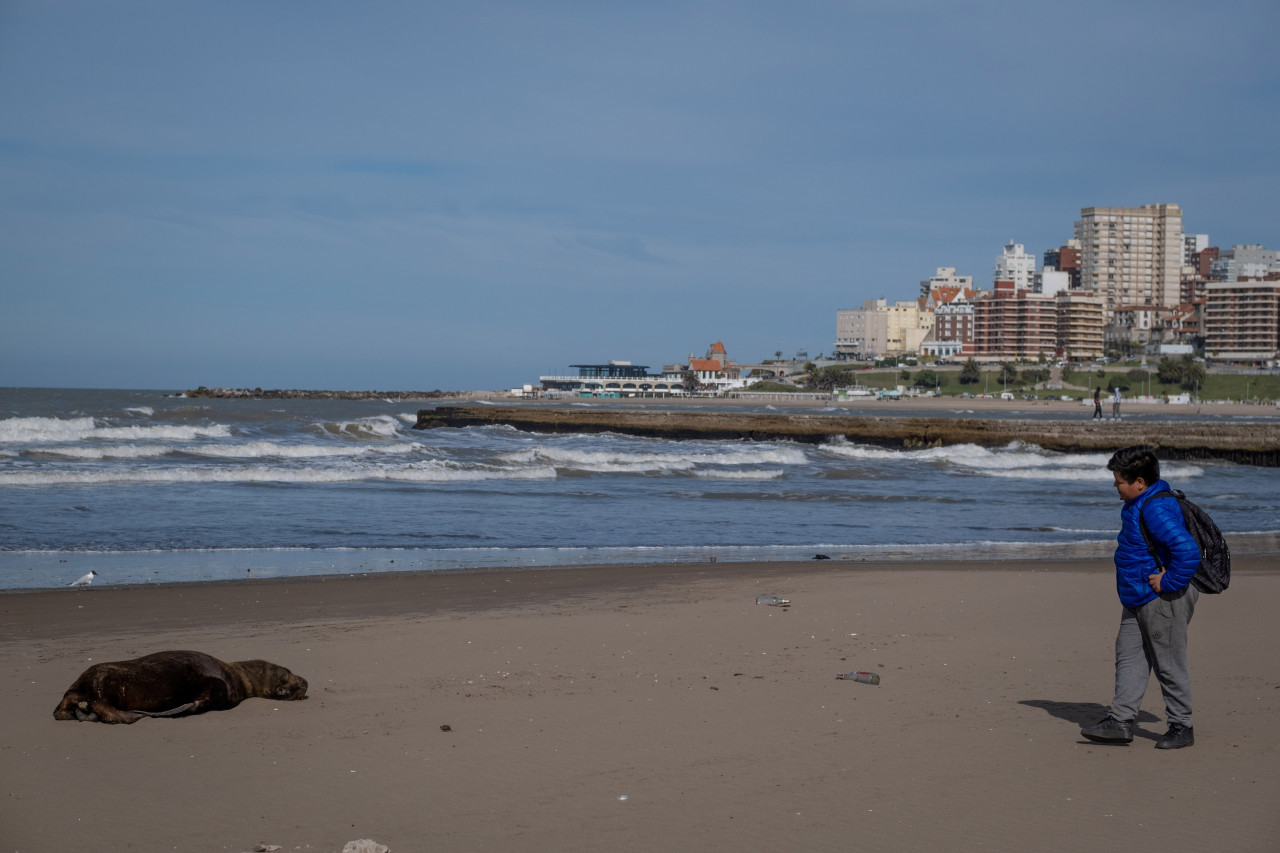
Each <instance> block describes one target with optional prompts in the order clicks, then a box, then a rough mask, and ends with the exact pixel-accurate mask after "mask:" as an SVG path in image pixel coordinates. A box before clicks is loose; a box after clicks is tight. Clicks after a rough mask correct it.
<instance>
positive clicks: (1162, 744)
mask: <svg viewBox="0 0 1280 853" xmlns="http://www.w3.org/2000/svg"><path fill="white" fill-rule="evenodd" d="M1195 742H1196V735H1195V730H1193V729H1192V728H1191V726H1184V725H1182V724H1180V723H1170V724H1169V731H1167V732H1165V733H1164V737H1162V738H1160V740H1158V741H1156V749H1182V748H1183V747H1184V746H1191V745H1192V744H1193V743H1195Z"/></svg>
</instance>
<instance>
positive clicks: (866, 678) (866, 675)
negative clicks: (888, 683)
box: [836, 671, 880, 684]
mask: <svg viewBox="0 0 1280 853" xmlns="http://www.w3.org/2000/svg"><path fill="white" fill-rule="evenodd" d="M836 678H839V679H841V680H842V681H861V682H862V683H863V684H879V683H880V676H879V674H878V673H874V672H857V671H854V672H842V673H840V674H839V675H837V676H836Z"/></svg>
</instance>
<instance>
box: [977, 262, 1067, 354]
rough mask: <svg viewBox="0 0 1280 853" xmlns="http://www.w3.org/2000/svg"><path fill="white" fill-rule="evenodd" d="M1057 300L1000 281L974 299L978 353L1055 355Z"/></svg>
mask: <svg viewBox="0 0 1280 853" xmlns="http://www.w3.org/2000/svg"><path fill="white" fill-rule="evenodd" d="M1056 302H1057V300H1056V299H1055V298H1054V297H1052V296H1041V295H1040V294H1038V293H1032V292H1031V291H1030V290H1028V289H1026V288H1020V287H1016V286H1015V285H1014V283H1013V282H1011V281H997V282H996V283H995V288H994V289H993V290H992V292H991V293H989V294H983V295H982V296H981V297H979V298H978V300H977V301H976V302H974V303H973V349H974V357H975V358H978V359H988V360H1003V359H1017V358H1038V357H1039V356H1041V355H1043V356H1046V357H1052V356H1053V354H1054V353H1055V352H1056V351H1057V348H1058V318H1057V313H1056Z"/></svg>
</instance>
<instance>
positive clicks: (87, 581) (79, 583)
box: [67, 572, 98, 589]
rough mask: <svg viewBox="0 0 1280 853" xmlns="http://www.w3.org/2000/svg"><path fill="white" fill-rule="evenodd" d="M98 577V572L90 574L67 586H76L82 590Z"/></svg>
mask: <svg viewBox="0 0 1280 853" xmlns="http://www.w3.org/2000/svg"><path fill="white" fill-rule="evenodd" d="M97 576H98V573H97V572H89V574H87V575H85V576H84V577H82V578H77V579H76V580H73V581H72V582H71V583H69V584H67V586H74V587H75V588H76V589H80V588H82V587H86V586H88V585H89V584H91V583H93V579H94V578H96V577H97Z"/></svg>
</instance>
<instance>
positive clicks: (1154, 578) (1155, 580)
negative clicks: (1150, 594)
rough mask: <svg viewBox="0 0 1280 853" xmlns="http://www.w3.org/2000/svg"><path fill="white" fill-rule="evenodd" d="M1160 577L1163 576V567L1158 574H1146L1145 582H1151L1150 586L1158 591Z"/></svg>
mask: <svg viewBox="0 0 1280 853" xmlns="http://www.w3.org/2000/svg"><path fill="white" fill-rule="evenodd" d="M1162 578H1164V569H1161V570H1160V573H1159V574H1154V575H1147V583H1149V584H1151V588H1152V589H1154V590H1155V591H1156V592H1157V593H1159V592H1160V581H1161V579H1162Z"/></svg>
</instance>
